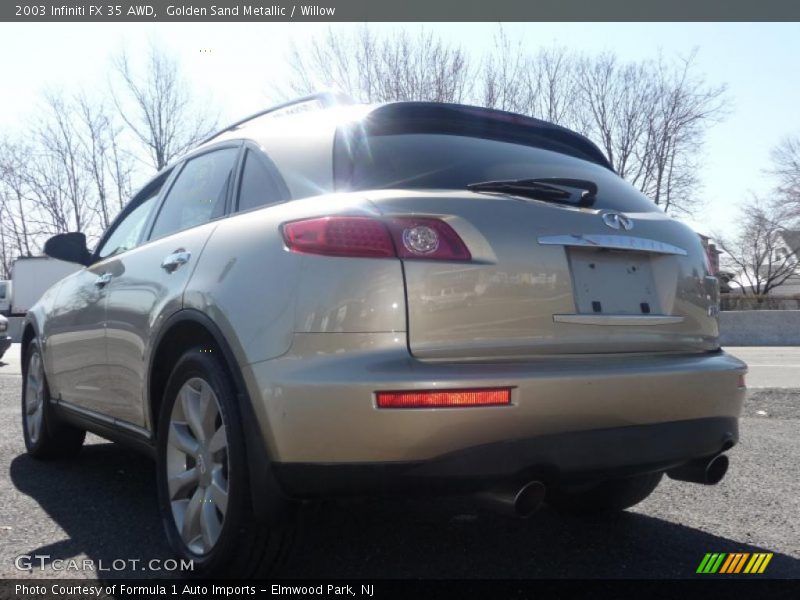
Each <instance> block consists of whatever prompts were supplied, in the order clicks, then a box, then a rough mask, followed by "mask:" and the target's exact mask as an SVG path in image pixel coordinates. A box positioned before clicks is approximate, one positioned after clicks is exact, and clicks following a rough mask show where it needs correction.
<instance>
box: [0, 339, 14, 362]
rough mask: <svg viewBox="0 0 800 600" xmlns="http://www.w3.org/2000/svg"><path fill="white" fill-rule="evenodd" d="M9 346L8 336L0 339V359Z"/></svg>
mask: <svg viewBox="0 0 800 600" xmlns="http://www.w3.org/2000/svg"><path fill="white" fill-rule="evenodd" d="M10 346H11V338H10V337H8V336H2V337H0V358H2V357H3V355H4V354H5V353H6V350H8V349H9V347H10Z"/></svg>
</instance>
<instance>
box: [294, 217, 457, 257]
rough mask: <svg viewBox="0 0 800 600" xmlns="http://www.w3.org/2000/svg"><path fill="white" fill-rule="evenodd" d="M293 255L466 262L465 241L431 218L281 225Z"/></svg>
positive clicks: (350, 219)
mask: <svg viewBox="0 0 800 600" xmlns="http://www.w3.org/2000/svg"><path fill="white" fill-rule="evenodd" d="M283 238H284V240H285V241H286V246H287V248H289V250H291V251H293V252H301V253H304V254H321V255H325V256H352V257H362V258H380V257H397V258H416V259H428V260H453V261H467V260H470V259H471V258H472V255H471V254H470V252H469V250H468V249H467V247H466V245H465V244H464V242H463V241H462V240H461V238H460V237H459V236H458V234H457V233H456V232H455V231H454V230H453V228H452V227H450V225H448V224H447V223H446V222H445V221H443V220H441V219H437V218H433V217H390V218H387V219H379V218H375V217H364V216H334V217H317V218H312V219H303V220H300V221H292V222H290V223H286V224H284V225H283Z"/></svg>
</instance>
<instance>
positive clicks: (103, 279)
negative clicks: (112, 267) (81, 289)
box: [94, 273, 114, 288]
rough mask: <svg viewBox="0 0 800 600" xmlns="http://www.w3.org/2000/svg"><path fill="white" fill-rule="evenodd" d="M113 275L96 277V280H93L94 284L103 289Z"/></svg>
mask: <svg viewBox="0 0 800 600" xmlns="http://www.w3.org/2000/svg"><path fill="white" fill-rule="evenodd" d="M113 278H114V275H113V274H112V273H101V274H100V275H98V276H97V279H95V280H94V284H95V285H96V286H97V287H99V288H102V287H105V286H106V285H107V284H108V283H109V282H110V281H111V280H112V279H113Z"/></svg>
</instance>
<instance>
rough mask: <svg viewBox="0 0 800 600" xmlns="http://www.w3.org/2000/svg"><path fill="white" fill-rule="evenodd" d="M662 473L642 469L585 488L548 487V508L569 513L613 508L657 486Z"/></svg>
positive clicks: (623, 506) (624, 505)
mask: <svg viewBox="0 0 800 600" xmlns="http://www.w3.org/2000/svg"><path fill="white" fill-rule="evenodd" d="M663 475H664V474H663V473H646V474H645V475H637V476H636V477H628V478H626V479H612V480H609V481H604V482H602V483H599V484H596V485H592V486H590V487H588V488H577V489H569V488H566V489H564V488H554V489H553V490H552V491H550V490H548V495H547V504H548V505H550V507H551V508H553V509H555V510H557V511H559V512H565V513H572V514H583V515H591V514H599V513H607V512H617V511H622V510H625V509H626V508H630V507H631V506H634V505H635V504H639V502H641V501H642V500H644V499H645V498H647V497H648V496H649V495H650V494H652V493H653V491H654V490H655V489H656V487H658V484H659V482H660V481H661V478H662V477H663Z"/></svg>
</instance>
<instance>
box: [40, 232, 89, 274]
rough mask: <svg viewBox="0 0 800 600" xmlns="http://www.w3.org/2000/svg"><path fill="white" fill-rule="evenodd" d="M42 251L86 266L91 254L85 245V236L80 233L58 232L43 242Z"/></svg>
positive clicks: (51, 256)
mask: <svg viewBox="0 0 800 600" xmlns="http://www.w3.org/2000/svg"><path fill="white" fill-rule="evenodd" d="M44 253H45V254H46V255H47V256H49V257H50V258H57V259H58V260H65V261H67V262H73V263H78V264H79V265H83V266H85V267H86V266H88V265H89V263H90V262H91V260H92V255H91V253H90V252H89V249H88V248H87V247H86V236H85V235H84V234H82V233H76V232H73V233H59V234H58V235H54V236H53V237H51V238H50V239H49V240H47V241H46V242H45V244H44Z"/></svg>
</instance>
